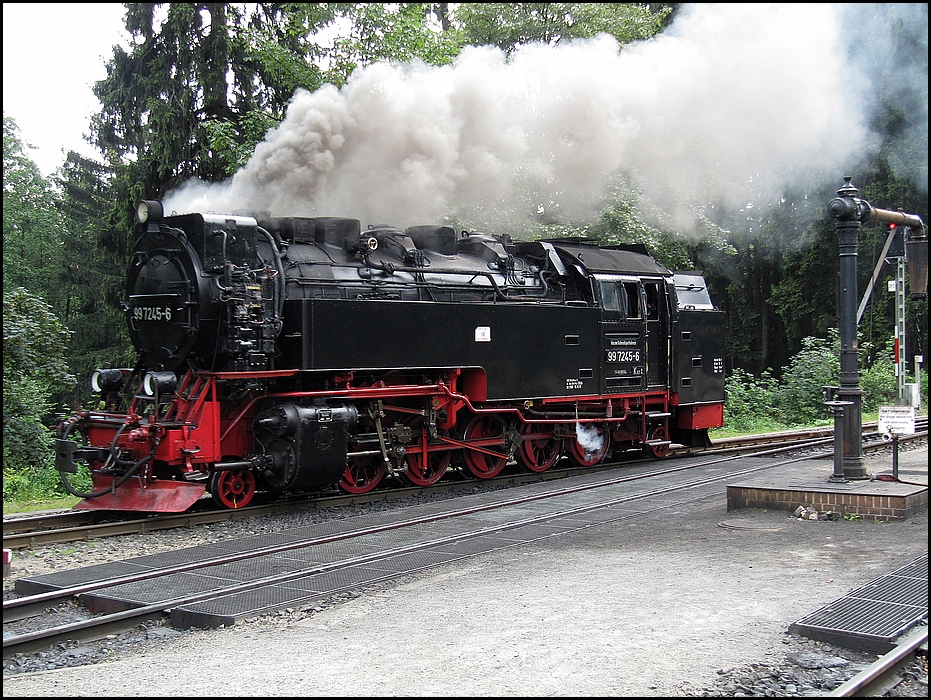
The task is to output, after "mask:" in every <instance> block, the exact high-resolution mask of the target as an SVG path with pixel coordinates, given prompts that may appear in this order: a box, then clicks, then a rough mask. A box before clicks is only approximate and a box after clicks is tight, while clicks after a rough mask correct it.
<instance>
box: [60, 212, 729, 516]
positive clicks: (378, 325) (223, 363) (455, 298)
mask: <svg viewBox="0 0 931 700" xmlns="http://www.w3.org/2000/svg"><path fill="white" fill-rule="evenodd" d="M136 219H137V224H136V231H135V233H136V239H135V243H134V247H133V253H132V259H131V261H130V264H129V269H128V272H127V290H126V291H127V299H126V301H125V302H124V311H125V313H126V318H127V322H128V324H129V334H130V337H131V339H132V342H133V345H134V347H135V348H136V350H137V351H138V355H137V362H136V365H135V367H133V368H131V369H101V370H97V371H95V372H94V374H93V376H92V380H91V385H92V387H93V389H94V390H95V391H96V392H98V393H99V394H100V403H99V406H98V408H97V409H96V410H85V411H81V412H79V413H77V414H76V415H74V416H73V417H70V418H69V419H66V420H64V421H62V423H61V424H60V425H59V427H58V438H57V441H56V446H57V447H56V449H57V455H56V466H57V468H58V470H59V472H60V473H61V476H62V479H63V482H64V484H65V486H66V488H67V489H68V490H69V491H70V492H71V493H73V494H75V495H79V496H81V497H82V498H84V500H83V501H81V502H80V503H79V504H78V505H77V506H76V508H78V509H105V510H138V511H163V512H181V511H184V510H186V509H187V508H189V507H190V506H191V505H192V504H193V503H194V502H195V501H197V500H198V499H199V498H200V497H201V496H203V495H204V493H205V491H207V490H209V493H210V494H211V495H212V497H213V499H214V501H216V502H217V503H218V504H220V505H222V506H225V507H229V508H238V507H243V506H245V505H247V504H249V503H250V501H251V500H252V499H253V496H254V495H255V494H256V493H257V492H268V493H272V494H285V493H297V492H309V491H318V490H321V489H326V488H333V487H334V486H336V485H337V484H338V485H339V487H340V488H342V489H343V490H345V491H347V492H350V493H364V492H367V491H369V490H371V489H373V488H375V487H376V486H378V485H379V484H380V483H382V482H383V480H384V479H385V478H386V477H391V478H396V479H398V480H400V481H402V482H405V483H409V484H413V485H419V486H427V485H429V484H432V483H434V482H436V481H438V480H439V479H441V478H442V477H443V476H444V475H445V474H447V472H449V471H450V470H451V469H459V470H461V471H462V472H463V473H465V474H466V475H468V476H474V477H477V478H491V477H494V476H496V475H497V474H499V473H500V472H501V471H502V470H503V469H504V468H505V467H506V466H507V465H508V464H509V463H511V462H512V461H516V463H517V464H518V465H519V466H520V467H522V468H523V469H526V470H529V471H532V472H543V471H545V470H547V469H549V468H550V467H552V466H553V465H554V464H555V463H556V462H557V461H558V460H560V459H561V458H562V457H563V456H565V457H568V458H569V459H570V460H572V461H573V462H574V463H576V464H578V465H582V466H590V465H595V464H597V463H599V462H600V461H601V460H602V459H604V458H605V456H606V455H608V454H609V453H611V452H613V453H615V454H619V453H620V452H622V451H625V450H638V451H646V452H647V454H649V455H652V456H654V457H663V456H665V454H666V453H667V452H668V450H669V447H670V445H671V444H673V443H674V442H675V443H680V444H684V445H689V446H697V445H707V444H708V432H707V431H708V429H709V428H713V427H718V426H721V425H722V424H723V414H724V318H723V316H724V314H723V312H721V311H719V310H717V309H715V307H714V306H713V304H712V302H711V299H710V297H709V295H708V293H707V290H706V288H705V284H704V280H703V279H702V276H701V275H700V274H699V273H697V272H688V273H672V272H670V271H669V270H667V269H666V268H665V267H663V266H662V265H660V264H659V263H657V262H656V261H655V260H654V259H653V258H651V257H650V256H649V254H648V253H647V250H646V249H645V248H644V247H643V246H612V247H599V246H597V245H594V244H593V243H592V242H590V241H589V240H587V239H581V238H572V239H551V240H538V241H518V240H512V239H511V238H510V237H509V236H507V235H486V234H484V233H467V232H462V233H461V234H457V232H456V231H455V230H454V229H452V228H451V227H449V226H415V227H411V228H408V229H406V230H403V231H401V230H397V229H395V228H393V227H390V226H381V225H380V226H370V227H368V228H365V229H363V228H362V225H361V222H360V221H358V220H356V219H348V218H333V217H313V218H310V217H287V218H271V217H270V216H263V215H258V216H242V215H235V216H234V215H230V216H224V215H216V214H201V213H189V214H182V215H177V214H174V215H170V216H166V215H164V212H163V207H162V204H161V203H160V202H158V201H143V202H140V203H139V205H138V208H137V214H136ZM79 468H82V469H89V470H90V472H91V475H92V480H93V491H92V492H89V493H83V492H80V491H78V490H77V489H75V488H74V487H73V485H72V484H71V481H70V480H69V476H68V475H69V474H74V473H76V472H77V471H78V469H79Z"/></svg>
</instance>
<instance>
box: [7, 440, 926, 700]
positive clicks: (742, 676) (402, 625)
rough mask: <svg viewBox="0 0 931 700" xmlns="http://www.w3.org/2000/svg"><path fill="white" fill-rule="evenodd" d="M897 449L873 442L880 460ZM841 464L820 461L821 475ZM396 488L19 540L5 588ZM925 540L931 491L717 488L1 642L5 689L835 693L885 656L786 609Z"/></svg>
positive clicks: (349, 511) (39, 692)
mask: <svg viewBox="0 0 931 700" xmlns="http://www.w3.org/2000/svg"><path fill="white" fill-rule="evenodd" d="M900 450H902V448H900ZM927 459H928V453H927V444H926V443H924V444H922V445H919V446H917V447H915V448H911V449H907V450H902V451H901V452H900V454H899V468H900V476H901V478H903V479H905V478H906V476H905V475H906V474H907V473H908V470H909V469H911V468H913V467H912V466H910V465H920V469H923V470H924V475H925V476H924V478H925V481H926V480H927ZM890 463H891V457H890V455H889V454H888V453H887V454H885V455H879V456H878V457H874V458H871V459H870V460H869V466H868V469H869V471H871V472H882V471H888V470H889V468H890V467H889V464H890ZM915 468H918V467H915ZM831 469H832V467H831V464H830V462H829V461H826V462H825V470H826V471H825V476H826V477H827V476H830V473H831ZM476 488H479V487H478V486H477V487H476ZM423 498H424V497H423V496H418V497H416V499H414V500H415V501H420V500H422V499H423ZM410 502H412V501H408V503H410ZM403 505H404V504H403V503H397V502H395V503H392V504H385V503H381V504H374V505H369V506H363V507H356V508H343V509H334V510H333V511H330V512H326V511H306V512H303V513H295V514H289V515H277V516H269V517H262V518H256V519H250V520H240V521H234V522H227V523H218V524H214V525H207V526H199V527H195V528H191V529H185V530H173V531H160V532H154V533H147V534H143V535H133V536H123V537H114V538H108V539H104V540H98V541H90V542H78V543H71V544H68V545H54V546H46V547H37V548H35V549H33V550H24V551H17V552H15V553H14V559H13V567H12V575H11V576H10V577H9V578H5V579H4V599H6V598H7V597H9V596H11V595H13V594H12V586H13V582H14V581H15V579H16V578H17V577H19V576H30V575H37V574H42V573H47V572H51V571H58V570H62V569H68V568H76V567H80V566H86V565H90V564H98V563H101V562H105V561H115V560H120V559H125V558H129V557H134V556H141V555H145V554H152V553H157V552H162V551H167V550H172V549H178V548H180V547H189V546H195V545H197V544H203V543H209V542H216V541H220V540H226V539H231V538H236V537H244V536H248V535H254V534H260V533H263V532H280V531H281V530H284V529H288V528H290V527H297V526H301V525H306V524H309V523H313V522H322V521H325V520H327V519H332V518H336V517H351V516H352V515H356V514H359V513H361V512H370V510H371V509H375V508H378V509H383V508H395V507H403ZM725 521H726V523H727V524H728V525H729V526H728V527H722V526H721V525H722V523H724V522H725ZM735 525H736V527H735ZM927 545H928V519H927V510H924V511H923V512H921V513H919V514H917V515H914V516H912V517H910V518H908V519H906V520H903V521H897V522H871V521H864V520H831V521H812V520H799V519H798V518H796V517H794V516H793V515H792V514H791V513H787V512H782V511H763V510H743V511H734V512H730V513H728V512H727V511H726V499H725V495H724V494H723V493H722V495H721V497H720V498H717V497H716V498H713V499H707V500H705V501H702V502H700V503H697V504H683V505H681V506H676V505H671V506H670V508H668V509H667V510H666V511H664V512H661V513H660V514H656V513H651V514H649V515H646V516H643V517H642V518H641V519H632V520H623V521H619V522H615V523H612V524H607V525H602V526H600V527H597V528H591V529H588V530H585V531H583V532H577V533H566V534H563V535H560V536H559V537H555V538H551V539H550V540H547V541H545V543H541V542H538V543H534V544H531V545H527V546H523V547H520V548H515V549H512V550H510V551H508V552H497V553H494V552H493V553H489V554H485V555H482V556H479V557H474V558H470V559H466V560H463V561H460V562H458V563H453V564H446V565H443V566H440V567H437V568H435V569H432V570H429V571H426V572H421V573H420V574H417V575H413V576H406V577H404V578H400V579H396V580H393V581H390V582H386V583H381V584H378V585H376V586H370V587H366V588H363V589H360V590H358V591H352V592H350V593H346V594H342V595H340V596H336V597H334V598H332V599H329V600H326V601H323V602H319V603H315V604H312V605H307V606H303V607H298V608H293V609H287V610H283V611H279V612H276V613H271V614H268V615H264V616H262V617H259V618H256V619H253V620H248V621H246V622H245V623H242V624H240V625H237V626H235V627H232V628H224V629H219V630H196V629H190V630H176V629H172V628H170V627H167V626H164V625H158V624H155V623H148V624H146V625H140V626H138V627H137V628H135V629H134V630H133V631H131V632H127V633H125V634H121V635H118V636H111V637H108V638H106V639H102V640H99V641H97V642H93V643H89V644H85V645H78V644H77V643H71V644H61V645H56V646H55V647H53V648H49V649H46V650H44V651H43V652H40V653H37V654H30V655H16V656H13V657H12V658H5V659H4V681H3V695H4V697H40V696H43V697H56V696H57V697H81V696H97V697H162V696H171V695H174V696H182V697H191V696H195V695H207V696H223V697H262V696H265V697H271V696H280V697H294V696H350V697H353V696H449V697H462V696H486V697H502V696H515V697H518V696H531V695H533V696H540V695H561V696H597V697H603V696H609V695H614V696H628V697H635V696H636V697H643V696H654V697H663V696H665V697H670V696H673V697H676V696H678V697H696V696H697V697H795V696H823V695H824V694H825V693H827V692H828V691H830V690H831V689H833V688H835V687H837V686H838V685H840V684H841V683H843V682H844V681H845V680H847V679H848V678H850V677H852V676H853V675H855V674H856V673H857V672H859V671H860V670H862V669H863V668H865V667H866V666H868V665H869V664H870V663H872V662H873V661H875V659H876V657H875V656H874V655H870V654H866V653H862V652H857V651H853V650H850V649H846V648H843V647H838V646H834V645H828V644H823V643H820V642H816V641H813V640H809V639H806V638H804V637H798V636H794V635H790V634H788V632H787V629H788V627H789V625H790V624H791V623H792V622H794V621H796V620H798V619H800V618H801V617H804V616H805V615H807V614H809V613H810V612H813V611H814V610H816V609H818V608H820V607H822V606H823V605H825V604H827V603H830V602H831V601H833V600H836V599H837V598H840V597H842V596H843V595H845V594H846V593H848V592H850V591H851V590H853V589H855V588H858V587H860V586H862V585H863V584H865V583H867V582H869V581H871V580H872V579H874V578H876V577H878V576H881V575H883V574H885V573H887V572H889V571H891V570H893V569H896V568H898V567H900V566H903V565H904V564H906V563H908V562H909V561H912V560H913V559H915V558H916V557H918V556H920V555H921V554H923V553H925V552H927ZM56 614H57V615H59V616H60V620H61V622H67V621H71V620H73V619H79V618H80V617H81V616H82V615H83V614H84V613H83V611H82V609H81V608H80V607H79V606H76V605H74V604H68V605H64V606H61V607H60V609H58V610H57V613H56ZM21 624H22V625H24V626H28V624H29V623H28V621H24V622H23V623H21ZM17 631H19V632H22V631H26V630H25V629H18V630H17ZM887 695H889V696H899V697H927V695H928V685H927V665H926V662H925V663H922V662H915V663H913V664H911V665H910V666H909V668H908V669H907V671H906V673H905V676H904V679H903V682H902V683H900V684H899V685H898V686H897V687H896V688H894V689H892V690H891V691H889V692H888V693H887Z"/></svg>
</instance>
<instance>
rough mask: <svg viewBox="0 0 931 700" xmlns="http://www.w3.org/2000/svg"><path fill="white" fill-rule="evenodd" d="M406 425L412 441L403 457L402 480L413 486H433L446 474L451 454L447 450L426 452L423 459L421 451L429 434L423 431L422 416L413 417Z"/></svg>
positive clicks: (425, 445)
mask: <svg viewBox="0 0 931 700" xmlns="http://www.w3.org/2000/svg"><path fill="white" fill-rule="evenodd" d="M408 425H409V427H410V429H411V431H412V432H413V439H412V441H411V444H410V445H408V446H407V452H406V453H405V455H404V461H405V463H406V464H407V471H405V472H404V479H405V480H407V481H408V482H410V483H411V484H413V485H414V486H430V485H431V484H435V483H436V482H437V481H439V480H440V479H442V478H443V476H444V475H445V474H446V470H447V469H448V468H449V462H450V460H451V459H452V453H451V452H450V451H449V450H438V451H435V452H429V451H428V452H427V457H426V459H424V455H423V450H424V449H425V448H426V447H427V441H428V438H429V434H428V433H427V431H426V430H425V429H424V422H423V416H415V417H413V418H412V419H411V420H410V421H409V422H408Z"/></svg>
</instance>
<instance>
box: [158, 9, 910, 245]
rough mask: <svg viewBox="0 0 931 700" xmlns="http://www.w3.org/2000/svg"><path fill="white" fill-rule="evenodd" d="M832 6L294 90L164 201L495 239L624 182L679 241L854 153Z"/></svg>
mask: <svg viewBox="0 0 931 700" xmlns="http://www.w3.org/2000/svg"><path fill="white" fill-rule="evenodd" d="M845 7H846V6H845V5H834V4H808V3H803V4H782V3H779V4H755V3H753V4H751V3H736V4H708V3H702V4H696V5H686V6H684V7H683V9H682V10H681V12H680V15H679V17H678V18H677V19H676V21H675V22H674V23H673V24H672V25H671V26H670V28H668V29H667V30H666V31H665V32H663V33H662V34H661V35H658V36H657V37H655V38H653V39H651V40H648V41H643V42H638V43H634V44H631V45H628V46H625V47H623V48H619V46H618V44H617V42H616V40H615V39H614V38H613V37H610V36H608V35H600V36H598V37H595V38H594V39H591V40H586V41H572V42H568V43H565V44H558V45H555V46H550V45H525V46H522V47H520V48H519V49H517V50H516V51H515V52H514V53H513V54H512V56H511V57H506V56H505V54H504V53H503V52H502V51H500V50H499V49H497V48H495V47H488V46H482V47H468V48H466V49H464V50H463V51H462V52H461V54H460V56H459V57H458V58H457V60H456V61H455V63H453V64H452V65H449V66H442V67H436V66H427V65H424V64H419V63H411V64H403V65H402V64H388V63H377V64H372V65H369V66H366V67H363V68H360V69H359V70H357V71H356V72H355V73H354V74H353V75H352V76H351V77H350V79H349V80H348V82H347V83H346V85H345V86H344V87H343V88H341V89H337V88H336V87H334V86H332V85H327V86H325V87H323V88H321V89H319V90H317V91H316V92H313V93H310V92H307V91H303V90H299V91H298V92H297V94H296V95H295V96H294V98H293V100H292V102H291V104H290V106H289V108H288V110H287V114H286V116H285V119H284V121H283V122H282V123H281V124H280V125H279V126H278V127H277V128H275V129H273V130H271V131H270V132H269V133H268V134H267V135H266V138H265V140H264V141H263V142H262V143H260V144H259V145H258V147H257V148H256V149H255V152H254V154H253V156H252V158H251V160H250V161H249V162H248V163H247V164H246V166H245V167H244V168H243V169H242V170H240V171H239V172H237V173H236V174H235V176H234V177H233V178H232V179H231V180H230V181H228V182H226V183H223V184H220V185H206V184H204V183H200V182H198V181H192V182H189V183H188V184H187V185H185V186H184V187H183V188H181V190H179V191H177V192H175V193H173V195H172V196H170V197H168V198H166V205H167V207H168V209H169V210H172V209H173V210H176V211H178V212H179V213H180V212H184V211H192V210H197V211H218V212H225V211H242V210H250V209H252V210H265V211H270V212H271V213H272V214H273V215H279V216H291V215H305V216H347V217H352V218H358V219H361V220H362V221H363V222H364V223H380V222H390V223H392V224H394V225H395V226H399V227H406V226H409V225H415V224H423V223H443V222H446V221H451V220H452V221H459V222H470V223H471V224H472V225H473V226H476V227H487V228H489V229H493V230H495V231H498V230H501V229H502V228H503V227H505V226H513V225H515V224H519V223H520V222H526V221H535V222H547V221H549V222H569V221H574V222H588V223H591V222H593V221H594V220H595V219H596V217H597V214H598V212H599V211H600V210H601V208H602V207H603V205H604V203H605V201H606V199H605V197H606V195H607V194H608V190H609V186H610V184H611V183H612V180H613V179H614V178H616V177H617V176H619V175H622V174H633V175H635V176H636V182H637V187H638V188H639V192H640V194H641V196H642V197H643V198H645V199H647V200H649V201H650V202H651V203H652V204H653V206H654V207H655V208H656V209H660V210H662V211H663V217H664V219H665V227H666V228H678V229H680V230H681V231H683V232H687V231H688V230H689V229H690V228H691V227H692V225H693V223H694V222H693V217H694V213H693V212H694V208H693V206H692V205H693V203H694V202H702V203H708V202H713V201H720V202H722V203H724V204H727V205H732V206H735V207H738V206H743V205H744V204H745V203H746V202H748V201H751V200H754V199H759V198H760V197H766V196H775V195H776V194H777V193H780V192H781V191H783V189H784V188H785V187H786V186H787V185H788V184H789V183H792V182H794V181H796V179H799V178H803V177H807V176H809V175H810V174H811V173H828V174H830V175H829V176H830V177H831V178H835V179H836V175H837V173H843V172H845V171H846V170H845V168H846V167H847V165H848V164H850V163H851V162H852V161H853V159H854V158H857V157H859V156H860V155H862V153H863V148H864V147H865V146H867V145H868V144H869V143H870V141H871V134H870V132H869V130H868V128H867V126H866V124H867V114H866V112H865V103H866V101H867V100H866V99H864V98H865V96H868V95H870V90H869V87H870V86H869V84H868V82H867V80H866V78H865V76H864V74H863V73H862V72H860V71H858V70H857V68H856V66H857V65H858V64H857V63H856V62H853V61H849V60H848V58H849V56H848V54H847V51H846V50H847V47H846V46H845V36H846V35H845V33H844V30H843V26H842V24H843V23H842V20H843V13H844V12H845V11H849V10H845ZM924 22H925V32H927V10H926V9H925V14H924ZM877 41H879V43H881V40H877ZM925 94H926V93H925ZM918 116H919V118H920V117H921V115H920V114H919V115H918ZM924 125H925V133H926V132H927V104H926V100H925V108H924ZM925 138H927V137H926V136H925ZM924 167H925V170H924V173H925V178H926V174H927V161H925V165H924ZM925 186H926V185H925Z"/></svg>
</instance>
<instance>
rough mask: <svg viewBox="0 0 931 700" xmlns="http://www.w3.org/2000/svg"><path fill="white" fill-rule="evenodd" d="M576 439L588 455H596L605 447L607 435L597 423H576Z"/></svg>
mask: <svg viewBox="0 0 931 700" xmlns="http://www.w3.org/2000/svg"><path fill="white" fill-rule="evenodd" d="M575 439H576V440H577V441H578V443H579V447H581V448H582V449H583V450H584V451H585V456H586V457H591V456H593V455H596V454H598V453H599V452H600V451H601V450H602V449H603V448H604V441H605V436H604V434H602V432H601V431H600V430H598V427H597V426H595V425H589V424H586V423H576V424H575Z"/></svg>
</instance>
